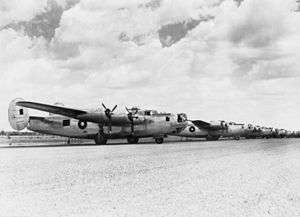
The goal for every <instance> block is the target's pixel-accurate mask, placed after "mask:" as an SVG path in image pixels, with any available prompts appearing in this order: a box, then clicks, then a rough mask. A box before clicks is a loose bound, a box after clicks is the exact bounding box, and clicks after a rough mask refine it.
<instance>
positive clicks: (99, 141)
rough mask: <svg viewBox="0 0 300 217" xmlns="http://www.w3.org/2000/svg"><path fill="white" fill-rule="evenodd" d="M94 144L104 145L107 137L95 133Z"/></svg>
mask: <svg viewBox="0 0 300 217" xmlns="http://www.w3.org/2000/svg"><path fill="white" fill-rule="evenodd" d="M95 143H96V145H105V144H106V143H107V138H105V136H104V135H103V134H101V133H97V135H96V136H95Z"/></svg>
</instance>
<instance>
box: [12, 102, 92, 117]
mask: <svg viewBox="0 0 300 217" xmlns="http://www.w3.org/2000/svg"><path fill="white" fill-rule="evenodd" d="M16 105H17V106H22V107H25V108H31V109H36V110H39V111H44V112H50V113H53V114H58V115H63V116H67V117H70V118H76V117H77V116H79V115H83V114H87V112H86V111H82V110H77V109H72V108H66V107H61V106H55V105H47V104H42V103H36V102H27V101H19V102H17V103H16Z"/></svg>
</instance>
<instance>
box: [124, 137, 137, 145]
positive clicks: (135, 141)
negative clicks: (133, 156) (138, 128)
mask: <svg viewBox="0 0 300 217" xmlns="http://www.w3.org/2000/svg"><path fill="white" fill-rule="evenodd" d="M127 142H128V143H129V144H137V143H138V142H139V138H138V137H134V136H129V137H127Z"/></svg>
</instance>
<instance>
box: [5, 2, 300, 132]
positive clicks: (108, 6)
mask: <svg viewBox="0 0 300 217" xmlns="http://www.w3.org/2000/svg"><path fill="white" fill-rule="evenodd" d="M298 11H299V3H297V2H296V0H244V1H242V0H239V1H238V0H235V1H234V0H189V1H182V0H24V1H18V0H11V1H6V0H0V76H1V80H0V129H10V127H9V124H8V121H7V107H8V103H9V101H10V100H12V99H14V98H16V97H23V98H24V99H26V100H31V101H40V102H44V103H50V104H53V103H55V102H63V103H64V104H65V105H68V106H73V107H79V108H82V107H83V108H86V107H97V106H99V104H100V102H102V101H104V102H105V103H106V104H107V105H109V106H113V105H114V104H118V105H119V108H118V110H119V111H123V110H124V109H123V106H124V105H128V106H134V105H138V106H140V107H143V108H155V109H158V110H161V111H170V112H175V113H179V112H185V113H187V114H188V116H189V117H190V118H194V119H196V118H197V119H202V120H218V119H225V120H232V121H237V122H246V123H248V122H250V123H257V124H261V125H266V126H274V127H284V128H287V129H292V130H294V129H300V123H299V122H300V97H299V95H300V25H299V21H300V13H299V12H298Z"/></svg>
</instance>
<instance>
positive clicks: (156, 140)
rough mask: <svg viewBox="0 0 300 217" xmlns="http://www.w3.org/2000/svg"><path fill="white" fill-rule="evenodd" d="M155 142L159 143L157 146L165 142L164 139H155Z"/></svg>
mask: <svg viewBox="0 0 300 217" xmlns="http://www.w3.org/2000/svg"><path fill="white" fill-rule="evenodd" d="M155 142H156V143H157V144H162V143H163V142H164V138H162V137H161V138H155Z"/></svg>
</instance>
